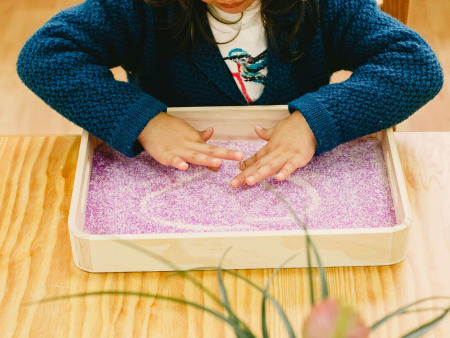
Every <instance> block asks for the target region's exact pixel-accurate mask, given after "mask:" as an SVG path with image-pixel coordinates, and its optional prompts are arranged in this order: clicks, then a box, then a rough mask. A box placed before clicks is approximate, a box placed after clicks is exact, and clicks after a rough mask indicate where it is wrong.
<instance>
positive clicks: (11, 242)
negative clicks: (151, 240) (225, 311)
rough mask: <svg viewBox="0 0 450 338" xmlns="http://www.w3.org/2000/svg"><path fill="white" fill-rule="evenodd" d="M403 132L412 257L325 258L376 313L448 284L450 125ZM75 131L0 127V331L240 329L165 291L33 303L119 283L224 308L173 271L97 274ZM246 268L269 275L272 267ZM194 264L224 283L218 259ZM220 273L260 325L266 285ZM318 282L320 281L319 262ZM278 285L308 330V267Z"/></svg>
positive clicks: (209, 279) (204, 277)
mask: <svg viewBox="0 0 450 338" xmlns="http://www.w3.org/2000/svg"><path fill="white" fill-rule="evenodd" d="M395 135H396V139H397V144H398V149H399V153H400V159H401V162H402V166H403V170H404V175H405V179H406V183H407V189H408V194H409V198H410V202H411V206H412V210H413V218H414V219H413V225H412V229H411V236H410V246H409V255H408V257H407V259H406V260H405V261H403V262H401V263H398V264H395V265H392V266H380V267H345V268H327V269H326V273H327V277H328V282H329V289H330V293H331V295H332V296H333V297H336V298H338V299H341V300H343V301H344V302H346V303H348V304H351V305H353V306H355V307H357V308H358V309H359V311H360V312H361V314H362V317H363V318H364V320H365V321H366V322H367V323H368V324H372V323H373V322H375V321H376V320H377V319H379V318H380V317H382V316H384V315H385V314H387V313H388V312H391V311H393V310H395V309H397V308H399V307H400V306H402V305H405V304H407V303H410V302H412V301H414V300H417V299H421V298H424V297H429V296H438V295H439V296H450V269H449V267H450V236H449V234H450V132H433V133H410V132H408V133H406V132H405V133H396V134H395ZM79 143H80V137H79V136H3V137H0V335H1V336H2V337H80V336H83V337H110V336H117V337H128V336H136V337H144V336H151V337H188V336H189V337H225V336H227V337H232V336H233V332H232V330H231V329H230V328H229V327H227V326H226V325H225V324H223V323H222V322H220V321H219V320H218V319H216V318H215V317H213V316H211V315H210V314H206V313H203V312H201V311H199V310H197V309H195V308H192V307H187V306H185V305H180V304H176V303H171V302H168V301H164V300H154V299H149V298H138V297H134V296H118V295H115V296H110V295H103V296H91V297H87V298H71V299H66V300H59V301H54V302H49V303H43V304H39V305H26V303H28V302H31V301H36V300H40V299H42V298H47V297H53V296H60V295H67V294H75V293H80V292H87V291H102V290H113V289H115V290H123V291H139V292H148V293H159V294H161V295H166V296H169V295H170V296H173V297H182V298H185V299H189V300H192V301H195V302H198V303H200V304H203V305H204V306H207V307H211V308H213V309H217V305H215V303H214V302H213V301H212V300H211V299H210V298H208V296H206V295H204V294H202V292H201V291H200V290H198V289H197V288H196V287H195V286H194V285H193V284H192V283H190V282H189V281H186V280H185V279H183V278H182V277H181V276H178V275H173V274H172V273H167V272H164V273H159V272H142V273H105V274H93V273H87V272H84V271H81V270H79V269H78V268H77V267H76V266H75V265H74V263H73V261H72V253H71V247H70V241H69V234H68V228H67V216H68V212H69V203H70V198H71V192H72V186H73V179H74V175H75V167H76V160H77V154H78V147H79ZM268 249H269V248H268ZM238 272H239V273H240V274H242V275H243V276H245V277H246V278H249V279H250V280H251V281H253V282H254V283H256V284H258V285H260V286H263V285H264V284H265V283H266V282H267V280H268V279H269V276H270V275H271V273H272V272H273V270H272V269H265V270H239V271H238ZM192 276H194V277H195V278H197V279H199V280H200V281H201V283H202V284H203V285H204V286H205V287H207V288H210V289H211V290H212V291H213V292H214V293H216V294H217V295H219V289H218V285H217V272H216V271H196V272H193V273H192ZM224 282H225V286H226V287H227V290H228V296H229V298H230V303H231V306H232V308H233V309H235V310H236V312H237V314H238V315H239V316H240V317H241V318H242V319H243V320H244V321H245V322H246V323H247V325H248V326H249V327H250V328H251V329H252V330H253V331H254V332H255V333H256V334H257V335H258V337H259V336H261V329H260V324H261V319H260V318H261V315H260V308H261V294H260V293H259V292H258V291H255V290H254V289H252V288H251V287H249V286H248V285H246V284H245V283H244V282H242V281H241V280H238V279H237V278H236V277H234V276H231V275H228V274H227V275H225V276H224ZM315 283H316V289H317V288H318V287H319V276H318V274H317V271H315ZM270 293H271V294H272V296H273V297H274V298H275V299H277V300H278V301H279V302H280V303H281V305H282V306H283V307H284V309H285V311H286V313H287V315H288V317H289V319H290V320H291V323H292V325H293V327H294V330H295V332H296V333H297V334H298V336H301V335H300V333H301V329H302V323H303V320H304V318H305V315H306V314H307V313H308V311H309V309H310V305H309V297H308V293H309V289H308V277H307V271H306V269H283V270H281V271H280V273H279V274H278V275H277V276H276V278H275V279H274V280H273V283H272V286H271V288H270ZM448 303H449V301H448V300H447V302H438V301H435V302H430V303H428V304H426V306H425V307H430V308H431V307H443V306H448ZM437 314H438V312H415V313H411V314H406V315H403V316H401V317H397V318H395V319H393V320H391V321H390V322H389V323H388V324H386V325H384V326H382V327H380V328H379V329H378V330H377V331H375V333H374V335H373V337H398V336H400V335H401V334H402V333H406V332H408V331H409V330H408V329H411V328H413V327H415V326H417V325H418V324H420V323H423V322H424V321H427V320H430V319H431V317H432V316H436V315H437ZM267 316H268V317H267V318H268V326H269V333H270V335H271V337H284V336H286V331H285V330H284V328H283V324H282V321H281V320H280V318H279V317H278V316H277V314H276V311H275V310H274V309H273V308H272V307H271V306H269V310H268V314H267ZM449 332H450V318H446V319H445V320H444V321H443V322H441V323H440V324H439V325H438V326H437V327H436V328H435V330H434V331H433V332H432V333H430V334H428V335H426V337H448V336H449Z"/></svg>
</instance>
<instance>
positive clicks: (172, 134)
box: [138, 113, 244, 170]
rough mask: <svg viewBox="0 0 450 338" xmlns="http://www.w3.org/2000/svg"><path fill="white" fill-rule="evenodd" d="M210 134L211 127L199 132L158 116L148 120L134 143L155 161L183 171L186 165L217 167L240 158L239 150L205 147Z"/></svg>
mask: <svg viewBox="0 0 450 338" xmlns="http://www.w3.org/2000/svg"><path fill="white" fill-rule="evenodd" d="M213 134H214V129H213V128H208V129H206V130H204V131H201V132H199V131H197V130H196V129H194V128H193V127H192V126H191V125H190V124H189V123H187V122H186V121H185V120H183V119H181V118H178V117H175V116H172V115H169V114H167V113H160V114H158V115H156V116H155V117H154V118H153V119H151V120H150V122H149V123H148V124H147V126H146V127H145V128H144V130H143V131H142V132H141V134H140V135H139V137H138V141H139V142H140V143H141V145H142V147H144V149H145V151H147V153H149V154H150V155H151V156H152V157H153V158H154V159H155V160H156V161H158V162H159V163H161V164H163V165H170V166H173V167H175V168H178V169H180V170H186V169H187V168H188V167H189V165H188V163H192V164H197V165H204V166H208V167H212V168H218V167H220V165H221V164H222V161H221V159H226V160H235V161H241V160H242V159H243V158H244V154H243V153H242V152H240V151H234V150H230V149H226V148H221V147H216V146H212V145H209V144H207V143H206V141H208V140H209V139H210V138H211V136H212V135H213Z"/></svg>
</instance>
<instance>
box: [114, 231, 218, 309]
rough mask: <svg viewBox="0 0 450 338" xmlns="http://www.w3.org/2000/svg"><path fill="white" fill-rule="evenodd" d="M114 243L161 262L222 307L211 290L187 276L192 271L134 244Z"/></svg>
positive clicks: (121, 241)
mask: <svg viewBox="0 0 450 338" xmlns="http://www.w3.org/2000/svg"><path fill="white" fill-rule="evenodd" d="M115 241H116V242H118V243H120V244H122V245H125V246H128V247H130V248H133V249H134V250H136V251H139V252H142V253H143V254H145V255H147V256H149V257H152V258H154V259H156V260H159V261H160V262H163V263H164V264H165V265H167V266H168V267H170V268H171V269H174V270H177V271H174V273H177V274H181V275H183V276H184V277H185V278H186V279H187V280H188V281H190V282H191V283H192V284H194V285H195V286H196V287H198V288H199V289H200V290H202V291H203V292H204V293H205V294H207V295H208V296H209V297H211V299H212V300H214V302H215V303H216V304H218V305H219V306H221V307H224V305H223V304H222V302H221V301H220V299H219V298H218V297H217V296H216V295H215V294H214V293H213V292H212V291H211V290H209V289H208V288H206V287H205V286H203V284H202V283H201V282H200V281H198V280H197V279H196V278H194V277H192V276H191V275H190V274H189V271H192V270H183V269H181V268H179V267H178V266H176V265H175V264H173V263H172V262H171V261H169V260H168V259H166V258H164V257H162V256H160V255H158V254H155V253H153V252H151V251H150V250H147V249H145V248H143V247H141V246H140V245H136V244H133V243H131V242H128V241H125V240H122V239H115ZM215 269H216V268H215Z"/></svg>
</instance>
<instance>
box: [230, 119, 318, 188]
mask: <svg viewBox="0 0 450 338" xmlns="http://www.w3.org/2000/svg"><path fill="white" fill-rule="evenodd" d="M255 132H256V134H257V135H258V136H259V137H260V138H262V139H263V140H266V141H268V142H267V144H266V145H265V146H264V147H263V148H261V149H260V150H259V151H258V152H257V153H256V154H255V155H253V156H252V157H250V158H248V159H247V160H245V161H243V162H241V163H240V165H239V169H241V170H242V172H241V173H240V174H239V175H237V176H235V177H234V178H233V179H232V180H231V182H230V184H231V186H232V187H233V188H238V187H240V186H241V185H243V184H244V183H247V184H248V185H254V184H256V183H258V182H260V181H262V180H263V179H265V178H267V177H269V176H272V175H274V174H276V176H275V177H276V179H277V180H279V181H282V180H284V179H286V177H288V176H289V175H290V174H291V173H292V172H293V171H294V170H295V169H297V168H300V167H303V166H305V165H306V164H307V163H308V162H309V161H310V160H311V159H312V158H313V156H314V153H315V152H316V146H317V143H316V138H315V137H314V134H313V132H312V130H311V128H310V127H309V125H308V123H307V122H306V120H305V118H304V117H303V115H302V114H301V113H300V112H299V111H296V112H294V113H292V114H291V115H290V116H288V117H287V118H285V119H284V120H281V121H280V122H279V123H278V124H277V125H276V126H275V127H273V128H269V129H265V128H261V127H258V126H255Z"/></svg>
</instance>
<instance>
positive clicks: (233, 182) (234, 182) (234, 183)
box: [231, 179, 238, 187]
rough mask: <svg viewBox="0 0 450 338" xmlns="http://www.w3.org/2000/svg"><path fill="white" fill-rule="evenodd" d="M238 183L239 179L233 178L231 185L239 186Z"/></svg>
mask: <svg viewBox="0 0 450 338" xmlns="http://www.w3.org/2000/svg"><path fill="white" fill-rule="evenodd" d="M237 184H238V180H236V179H234V180H231V186H233V187H235V186H237Z"/></svg>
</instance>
